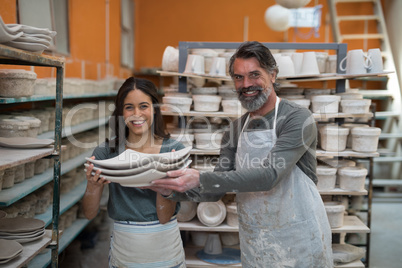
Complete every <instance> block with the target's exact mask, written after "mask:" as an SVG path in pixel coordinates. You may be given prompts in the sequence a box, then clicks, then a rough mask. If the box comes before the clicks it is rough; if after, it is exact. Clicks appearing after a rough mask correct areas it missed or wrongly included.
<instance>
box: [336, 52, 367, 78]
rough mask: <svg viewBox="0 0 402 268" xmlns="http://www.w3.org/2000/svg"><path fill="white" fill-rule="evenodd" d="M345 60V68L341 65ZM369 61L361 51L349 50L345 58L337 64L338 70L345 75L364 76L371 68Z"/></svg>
mask: <svg viewBox="0 0 402 268" xmlns="http://www.w3.org/2000/svg"><path fill="white" fill-rule="evenodd" d="M345 60H346V68H344V67H343V63H344V61H345ZM371 65H372V62H371V59H370V58H368V57H367V56H365V55H364V53H363V50H362V49H353V50H349V51H348V53H347V55H346V57H345V58H343V59H342V60H341V62H340V63H339V69H340V70H341V71H346V74H349V75H351V74H365V73H367V69H369V68H371Z"/></svg>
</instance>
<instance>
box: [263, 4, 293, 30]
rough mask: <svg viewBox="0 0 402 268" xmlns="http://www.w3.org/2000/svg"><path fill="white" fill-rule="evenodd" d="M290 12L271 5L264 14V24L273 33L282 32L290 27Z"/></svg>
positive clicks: (281, 7) (279, 6)
mask: <svg viewBox="0 0 402 268" xmlns="http://www.w3.org/2000/svg"><path fill="white" fill-rule="evenodd" d="M290 16H291V13H290V10H289V9H287V8H284V7H283V6H281V5H273V6H270V7H269V8H267V10H265V13H264V21H265V24H266V25H268V27H269V28H271V29H272V30H274V31H277V32H283V31H286V30H287V29H289V27H290Z"/></svg>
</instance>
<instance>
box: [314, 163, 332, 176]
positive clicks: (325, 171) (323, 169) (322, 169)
mask: <svg viewBox="0 0 402 268" xmlns="http://www.w3.org/2000/svg"><path fill="white" fill-rule="evenodd" d="M336 171H337V169H336V168H334V167H328V166H323V165H318V166H317V175H335V174H336Z"/></svg>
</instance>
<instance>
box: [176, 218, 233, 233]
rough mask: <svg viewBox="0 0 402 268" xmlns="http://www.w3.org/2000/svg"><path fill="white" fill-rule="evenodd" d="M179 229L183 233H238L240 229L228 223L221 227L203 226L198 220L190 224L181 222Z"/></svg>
mask: <svg viewBox="0 0 402 268" xmlns="http://www.w3.org/2000/svg"><path fill="white" fill-rule="evenodd" d="M179 228H180V230H181V231H205V232H238V231H239V228H238V227H233V226H229V225H227V224H226V223H222V224H221V225H219V226H215V227H209V226H206V225H204V224H202V223H201V222H200V221H199V220H198V219H194V220H191V221H188V222H179Z"/></svg>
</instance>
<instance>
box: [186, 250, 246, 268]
mask: <svg viewBox="0 0 402 268" xmlns="http://www.w3.org/2000/svg"><path fill="white" fill-rule="evenodd" d="M201 249H202V248H201V247H192V246H186V247H185V248H184V252H185V254H186V266H187V268H192V267H193V268H201V267H242V266H241V264H240V263H238V264H231V265H216V264H212V263H208V262H205V261H202V260H200V259H199V258H197V256H196V253H197V251H199V250H201Z"/></svg>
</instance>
